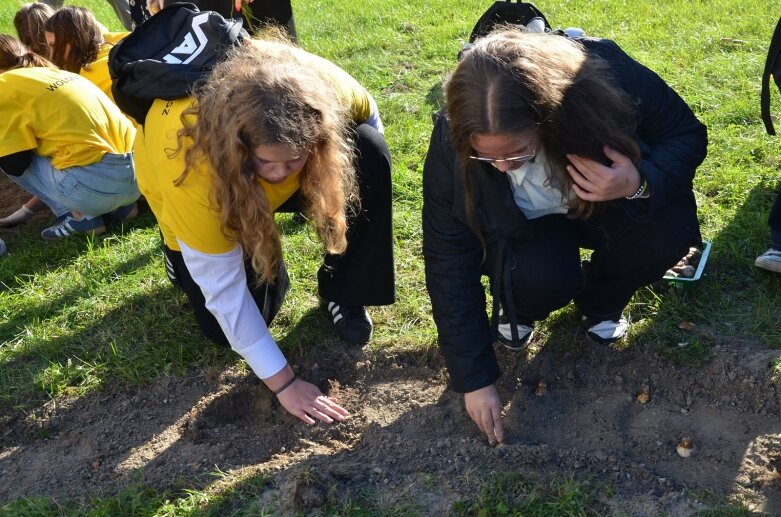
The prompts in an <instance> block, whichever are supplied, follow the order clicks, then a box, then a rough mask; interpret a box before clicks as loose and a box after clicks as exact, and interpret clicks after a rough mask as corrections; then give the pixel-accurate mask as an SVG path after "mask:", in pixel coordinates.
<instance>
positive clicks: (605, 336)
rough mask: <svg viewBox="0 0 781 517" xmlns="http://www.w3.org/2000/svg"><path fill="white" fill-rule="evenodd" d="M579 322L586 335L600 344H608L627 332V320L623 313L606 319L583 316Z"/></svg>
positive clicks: (620, 338) (618, 339) (622, 336)
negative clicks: (616, 317)
mask: <svg viewBox="0 0 781 517" xmlns="http://www.w3.org/2000/svg"><path fill="white" fill-rule="evenodd" d="M580 323H581V325H582V326H583V328H584V329H586V335H587V336H588V337H589V338H590V339H591V340H592V341H595V342H597V343H599V344H600V345H609V344H611V343H615V342H616V341H620V340H622V339H624V337H626V335H627V333H628V332H629V322H628V321H627V320H626V318H624V316H623V315H622V316H619V317H618V319H608V320H598V319H596V318H589V317H588V316H583V317H582V318H581V320H580Z"/></svg>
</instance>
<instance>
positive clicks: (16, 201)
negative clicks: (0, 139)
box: [0, 172, 52, 242]
mask: <svg viewBox="0 0 781 517" xmlns="http://www.w3.org/2000/svg"><path fill="white" fill-rule="evenodd" d="M31 197H32V196H31V195H30V194H28V193H27V192H26V191H25V190H24V189H22V188H21V187H19V186H18V185H17V184H16V183H14V182H13V181H11V180H10V179H8V176H6V175H5V174H3V173H1V172H0V218H2V217H5V216H7V215H10V214H11V213H13V212H14V211H15V210H16V209H17V208H19V207H21V206H22V205H23V204H24V203H25V202H26V201H27V200H28V199H30V198H31ZM50 218H52V213H51V211H49V210H48V209H46V210H41V211H40V212H37V213H36V214H34V215H33V218H32V220H33V221H46V220H48V219H50ZM18 232H19V229H18V228H0V238H2V239H5V240H6V241H9V242H10V241H11V240H13V237H14V235H16V234H17V233H18Z"/></svg>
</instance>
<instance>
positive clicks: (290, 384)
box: [274, 375, 298, 396]
mask: <svg viewBox="0 0 781 517" xmlns="http://www.w3.org/2000/svg"><path fill="white" fill-rule="evenodd" d="M297 379H298V377H296V376H295V375H293V376H292V377H291V378H290V380H288V381H287V382H286V383H285V384H283V385H282V386H280V387H279V388H278V389H276V390H274V395H276V396H279V394H280V393H282V392H283V391H285V390H286V389H288V388H289V387H290V386H292V385H293V383H294V382H296V380H297Z"/></svg>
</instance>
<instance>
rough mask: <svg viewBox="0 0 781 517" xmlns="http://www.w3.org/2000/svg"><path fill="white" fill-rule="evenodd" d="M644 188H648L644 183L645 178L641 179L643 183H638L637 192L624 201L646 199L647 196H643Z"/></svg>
mask: <svg viewBox="0 0 781 517" xmlns="http://www.w3.org/2000/svg"><path fill="white" fill-rule="evenodd" d="M646 188H648V182H647V181H645V178H643V181H641V182H640V186H639V187H637V190H636V191H635V193H634V194H632V195H631V196H626V197H625V198H624V199H628V200H630V201H632V200H633V199H639V198H642V197H647V196H644V195H643V194H645V189H646Z"/></svg>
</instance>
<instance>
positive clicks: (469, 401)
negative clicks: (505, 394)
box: [464, 384, 504, 445]
mask: <svg viewBox="0 0 781 517" xmlns="http://www.w3.org/2000/svg"><path fill="white" fill-rule="evenodd" d="M464 405H466V412H467V413H469V416H470V418H472V420H474V422H475V423H476V424H477V427H479V428H480V430H481V431H482V432H483V434H484V435H486V437H488V442H489V443H490V444H491V445H493V444H495V443H502V442H503V441H504V428H503V427H502V415H501V404H500V402H499V394H498V393H497V392H496V388H495V387H494V385H493V384H491V385H490V386H486V387H485V388H480V389H479V390H475V391H470V392H469V393H464Z"/></svg>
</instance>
